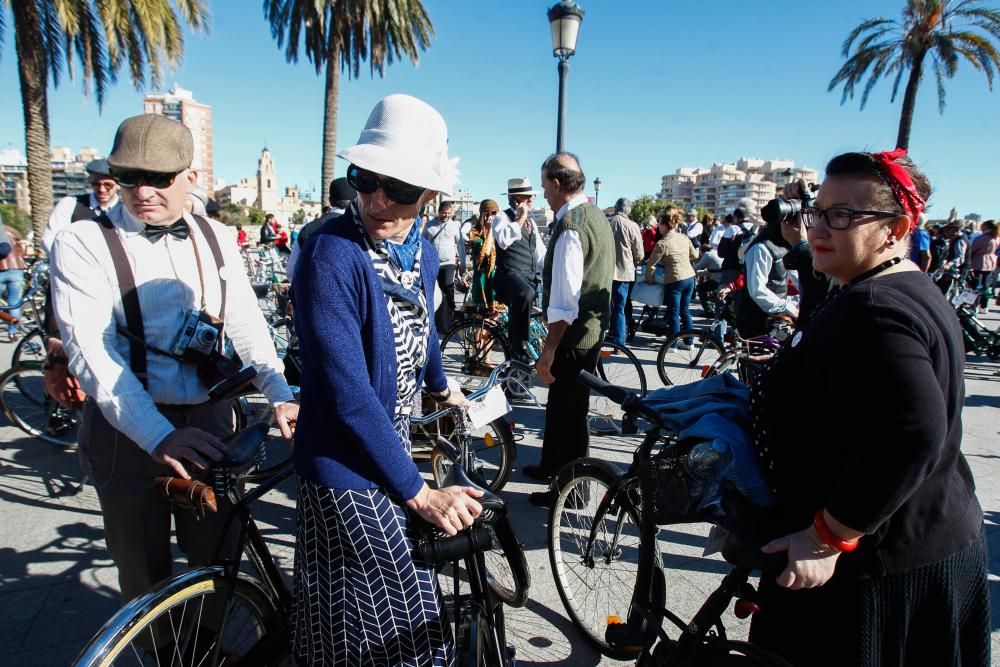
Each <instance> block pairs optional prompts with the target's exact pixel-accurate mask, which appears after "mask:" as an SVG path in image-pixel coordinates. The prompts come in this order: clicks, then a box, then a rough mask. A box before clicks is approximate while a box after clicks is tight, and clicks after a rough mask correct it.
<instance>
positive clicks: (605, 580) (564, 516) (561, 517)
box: [548, 459, 656, 660]
mask: <svg viewBox="0 0 1000 667" xmlns="http://www.w3.org/2000/svg"><path fill="white" fill-rule="evenodd" d="M618 477H619V474H618V473H617V472H616V471H615V470H614V469H613V468H612V467H611V466H610V465H608V464H607V463H605V462H603V461H599V460H596V459H578V460H576V461H574V462H573V463H570V464H569V465H567V466H566V467H564V468H563V469H562V470H561V471H560V472H559V476H558V478H557V480H556V484H557V488H558V491H557V496H556V499H555V501H554V502H553V503H552V507H551V508H550V510H549V536H548V538H549V562H550V564H551V566H552V574H553V578H554V579H555V582H556V589H557V590H558V591H559V597H560V598H561V599H562V603H563V606H564V607H565V608H566V612H567V614H569V618H570V621H572V623H573V625H575V626H576V628H577V629H578V630H579V631H580V632H582V633H583V635H584V637H586V639H587V641H588V642H589V643H590V644H592V645H593V646H594V647H595V648H596V649H597V650H598V651H600V652H601V653H602V654H604V655H606V656H608V657H612V658H615V659H618V660H624V659H627V658H634V657H635V656H636V655H637V654H638V652H639V651H638V650H632V649H625V648H620V647H613V646H611V645H609V644H608V643H607V642H606V641H605V639H604V630H605V627H606V624H607V620H608V617H609V616H611V615H616V616H618V617H619V618H621V619H625V618H627V617H628V612H629V608H630V607H631V604H632V594H633V591H634V590H635V585H636V580H637V579H638V574H639V552H640V550H641V549H643V548H656V547H655V546H654V545H649V547H644V546H643V545H642V543H641V540H640V532H639V514H638V512H637V510H636V508H635V506H634V505H633V504H632V503H631V502H629V500H628V499H627V498H619V499H615V500H614V501H613V502H612V504H611V506H610V507H609V508H608V511H607V512H606V513H604V514H602V515H600V516H598V515H597V511H598V506H599V505H600V503H601V500H602V498H604V495H605V494H606V493H607V492H608V490H609V489H610V488H611V486H612V484H614V482H615V480H616V479H617V478H618ZM595 526H596V528H597V530H596V534H595V538H594V540H593V543H591V540H590V534H591V531H592V529H593V528H594V527H595Z"/></svg>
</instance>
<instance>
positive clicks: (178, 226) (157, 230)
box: [144, 218, 191, 242]
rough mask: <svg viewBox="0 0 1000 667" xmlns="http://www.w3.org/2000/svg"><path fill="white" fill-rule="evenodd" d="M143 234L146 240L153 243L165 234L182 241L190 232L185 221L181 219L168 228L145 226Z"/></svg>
mask: <svg viewBox="0 0 1000 667" xmlns="http://www.w3.org/2000/svg"><path fill="white" fill-rule="evenodd" d="M144 233H145V234H146V238H147V239H149V240H150V241H154V242H155V241H156V240H157V239H159V238H160V237H161V236H163V235H165V234H170V235H171V236H173V237H175V238H179V239H181V240H182V241H183V240H184V239H186V238H187V237H188V235H189V234H190V233H191V230H190V229H189V228H188V223H187V220H185V219H184V218H181V219H180V220H178V221H177V222H175V223H174V224H172V225H170V226H168V227H158V226H156V225H146V231H145V232H144Z"/></svg>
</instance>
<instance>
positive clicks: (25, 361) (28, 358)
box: [10, 329, 45, 368]
mask: <svg viewBox="0 0 1000 667" xmlns="http://www.w3.org/2000/svg"><path fill="white" fill-rule="evenodd" d="M43 361H45V334H44V333H42V330H41V329H32V330H30V331H28V333H26V334H24V338H22V339H21V341H20V342H19V343H18V344H17V347H15V348H14V354H12V355H11V357H10V367H11V368H20V367H21V366H31V367H33V368H41V366H42V362H43Z"/></svg>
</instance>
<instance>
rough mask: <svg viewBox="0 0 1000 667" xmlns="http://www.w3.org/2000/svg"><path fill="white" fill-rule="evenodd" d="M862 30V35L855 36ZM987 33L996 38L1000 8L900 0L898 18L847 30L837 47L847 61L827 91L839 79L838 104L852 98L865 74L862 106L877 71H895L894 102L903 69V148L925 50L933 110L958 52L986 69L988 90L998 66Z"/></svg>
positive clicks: (941, 102) (941, 100)
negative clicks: (933, 92)
mask: <svg viewBox="0 0 1000 667" xmlns="http://www.w3.org/2000/svg"><path fill="white" fill-rule="evenodd" d="M862 35H865V37H864V38H863V39H861V40H860V41H857V40H858V39H859V38H860V37H861V36H862ZM991 38H992V39H1000V11H998V10H996V9H987V8H985V7H982V6H981V3H980V2H979V0H959V1H952V0H906V8H905V9H904V10H903V20H902V21H901V22H900V21H895V20H892V19H887V18H877V19H868V20H867V21H864V22H863V23H861V25H859V26H858V27H856V28H855V29H854V30H853V31H851V34H850V35H848V36H847V39H846V40H844V45H843V48H842V49H841V53H842V55H843V56H844V58H847V62H845V63H844V65H843V67H841V68H840V71H839V72H837V74H836V76H834V77H833V79H832V80H831V81H830V85H829V87H828V88H827V91H828V92H829V91H832V90H833V89H834V88H836V87H837V86H839V85H841V84H843V86H844V93H843V96H842V97H841V98H840V103H841V104H843V103H844V102H846V101H847V98H849V97H850V98H852V99H853V98H854V89H855V86H857V85H858V84H860V83H861V81H862V79H864V78H865V77H866V76H867V77H868V82H867V83H866V84H865V86H864V90H863V92H862V93H861V108H862V109H864V108H865V103H866V102H868V95H869V93H871V91H872V88H874V87H875V83H876V82H878V80H879V79H881V78H882V77H889V76H892V75H895V78H894V79H893V83H892V97H891V100H892V101H893V102H895V101H896V93H897V92H899V84H900V82H901V81H902V79H903V75H904V74H905V73H906V71H907V70H909V77H908V79H907V82H906V90H905V92H904V93H903V109H902V112H901V113H900V118H899V135H898V137H897V139H896V146H897V147H898V148H909V145H910V127H911V126H912V124H913V110H914V107H915V105H916V101H917V90H918V89H919V88H920V80H921V78H922V77H923V73H924V64H925V60H926V59H927V56H930V58H931V63H932V64H933V66H934V77H935V79H936V80H937V94H938V111H939V112H940V113H944V107H945V91H944V80H945V79H946V78H947V79H950V78H951V77H953V76H955V72H957V71H958V63H959V60H961V59H962V58H964V59H965V60H967V61H968V62H969V63H970V64H971V65H972V66H973V67H974V68H976V69H977V70H981V71H982V72H983V74H985V75H986V80H987V82H988V84H989V87H990V90H993V72H994V69H1000V53H998V52H997V50H996V47H994V45H993V44H992V43H991ZM856 41H857V45H856V47H855V49H854V54H853V55H851V47H852V46H855V42H856Z"/></svg>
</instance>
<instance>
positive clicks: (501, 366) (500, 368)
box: [410, 360, 531, 426]
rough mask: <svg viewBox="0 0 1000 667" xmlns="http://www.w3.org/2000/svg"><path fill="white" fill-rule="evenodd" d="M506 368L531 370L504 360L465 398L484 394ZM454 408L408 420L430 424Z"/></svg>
mask: <svg viewBox="0 0 1000 667" xmlns="http://www.w3.org/2000/svg"><path fill="white" fill-rule="evenodd" d="M507 369H512V370H516V371H520V372H525V373H530V372H531V367H530V366H527V365H525V364H522V363H521V362H519V361H514V360H510V361H504V362H503V363H500V364H497V366H496V368H494V369H493V372H492V373H490V376H489V377H488V378H486V382H485V383H484V384H483V386H482V387H480V388H479V389H477V390H475V391H474V392H472V393H471V394H469V395H468V396H466V398H467V399H468V400H470V401H474V400H476V399H477V398H480V397H482V396H485V395H486V392H488V391H489V390H490V389H492V388H493V387H494V386H496V384H497V383H498V382H499V381H500V374H501V373H503V372H504V371H506V370H507ZM455 410H458V407H457V406H448V407H447V408H442V409H441V410H438V411H437V412H432V413H431V414H429V415H424V416H422V417H414V418H412V419H411V420H410V424H411V425H413V426H420V425H422V424H430V423H431V422H434V421H437V420H438V419H440V418H441V417H444V416H445V415H446V414H448V413H450V412H454V411H455Z"/></svg>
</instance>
